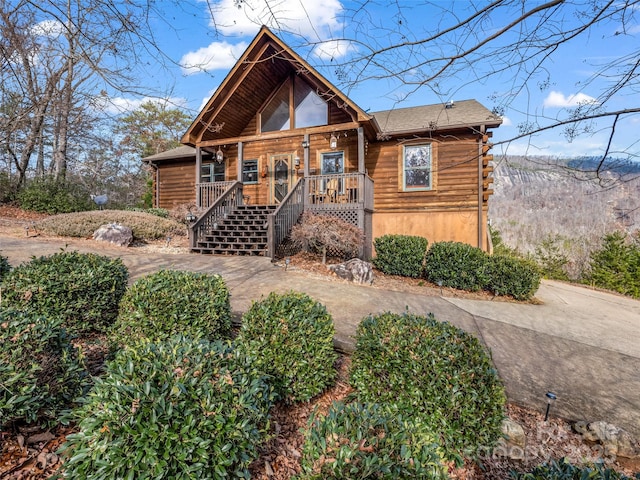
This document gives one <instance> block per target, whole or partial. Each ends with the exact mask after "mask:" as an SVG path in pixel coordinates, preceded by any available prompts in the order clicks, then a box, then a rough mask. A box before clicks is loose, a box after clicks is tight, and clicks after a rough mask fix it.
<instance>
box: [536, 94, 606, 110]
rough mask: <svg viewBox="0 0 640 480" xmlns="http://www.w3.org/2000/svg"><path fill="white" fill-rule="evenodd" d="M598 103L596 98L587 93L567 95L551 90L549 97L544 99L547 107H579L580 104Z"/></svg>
mask: <svg viewBox="0 0 640 480" xmlns="http://www.w3.org/2000/svg"><path fill="white" fill-rule="evenodd" d="M592 103H597V101H596V99H595V98H593V97H591V96H589V95H587V94H585V93H576V94H570V95H567V96H565V95H564V93H562V92H556V91H551V92H549V95H547V98H545V99H544V106H545V107H558V108H563V107H577V106H578V105H586V104H592Z"/></svg>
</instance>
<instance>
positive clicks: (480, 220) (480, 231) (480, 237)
mask: <svg viewBox="0 0 640 480" xmlns="http://www.w3.org/2000/svg"><path fill="white" fill-rule="evenodd" d="M485 133H486V128H485V126H484V125H480V135H479V136H478V248H480V249H482V250H484V248H482V245H483V243H484V234H485V233H484V229H483V225H482V223H483V215H482V206H483V195H482V193H483V192H482V185H483V184H482V169H483V168H482V137H483V136H484V135H485Z"/></svg>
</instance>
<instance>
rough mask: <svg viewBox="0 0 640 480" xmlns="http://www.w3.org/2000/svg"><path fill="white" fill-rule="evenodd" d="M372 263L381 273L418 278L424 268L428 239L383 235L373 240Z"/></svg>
mask: <svg viewBox="0 0 640 480" xmlns="http://www.w3.org/2000/svg"><path fill="white" fill-rule="evenodd" d="M373 244H374V246H375V249H376V257H375V258H374V259H373V265H374V266H375V267H376V268H377V269H378V270H380V271H381V272H382V273H386V274H388V275H402V276H403V277H412V278H419V277H421V276H422V270H423V268H424V258H425V254H426V252H427V245H428V241H427V239H426V238H423V237H415V236H411V235H383V236H382V237H378V238H376V239H375V240H374V241H373Z"/></svg>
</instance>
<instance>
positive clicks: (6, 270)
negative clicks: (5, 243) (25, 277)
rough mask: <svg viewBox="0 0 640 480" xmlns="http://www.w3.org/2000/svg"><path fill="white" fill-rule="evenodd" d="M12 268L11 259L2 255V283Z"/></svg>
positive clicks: (0, 274) (0, 278) (0, 266)
mask: <svg viewBox="0 0 640 480" xmlns="http://www.w3.org/2000/svg"><path fill="white" fill-rule="evenodd" d="M10 270H11V265H10V264H9V259H8V258H7V257H4V256H2V255H0V283H2V279H3V278H4V277H5V275H6V274H7V273H9V271H10Z"/></svg>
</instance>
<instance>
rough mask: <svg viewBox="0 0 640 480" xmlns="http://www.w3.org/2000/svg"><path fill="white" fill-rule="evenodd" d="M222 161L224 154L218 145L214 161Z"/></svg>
mask: <svg viewBox="0 0 640 480" xmlns="http://www.w3.org/2000/svg"><path fill="white" fill-rule="evenodd" d="M223 161H224V155H223V153H222V149H221V148H220V147H218V151H217V152H216V162H218V163H222V162H223Z"/></svg>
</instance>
